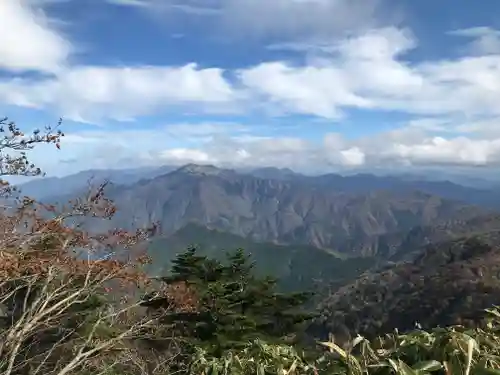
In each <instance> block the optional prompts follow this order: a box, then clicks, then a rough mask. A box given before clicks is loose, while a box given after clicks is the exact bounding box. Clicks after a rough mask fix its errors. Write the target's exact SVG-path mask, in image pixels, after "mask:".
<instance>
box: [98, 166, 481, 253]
mask: <svg viewBox="0 0 500 375" xmlns="http://www.w3.org/2000/svg"><path fill="white" fill-rule="evenodd" d="M107 194H108V196H109V197H110V198H111V199H112V200H113V201H114V202H115V204H116V206H117V207H118V208H119V210H118V212H117V214H116V216H115V217H114V218H113V219H112V220H111V221H109V223H107V225H108V227H109V228H113V227H120V228H125V229H134V228H137V227H142V226H147V225H149V224H151V223H153V222H159V223H160V224H161V229H162V231H163V233H164V234H165V235H170V234H172V233H174V232H175V231H177V230H179V229H181V228H182V227H183V226H184V225H186V224H187V223H190V222H195V223H197V224H199V225H202V226H206V227H208V228H212V229H218V230H221V231H225V232H228V233H232V234H236V235H240V236H244V237H248V238H250V239H252V240H254V241H264V242H276V243H280V244H294V245H295V244H301V245H312V246H316V247H319V248H324V249H329V250H331V251H335V252H338V253H344V254H349V255H352V256H358V255H362V256H374V255H376V254H377V252H378V251H379V249H378V242H377V241H378V237H379V236H381V235H387V234H398V235H400V233H403V232H406V231H409V230H411V229H412V228H414V227H417V226H426V225H436V224H437V223H446V222H449V221H455V220H468V219H471V218H473V217H477V216H480V215H484V214H487V213H488V211H487V210H485V209H482V208H478V207H475V206H470V205H467V204H464V203H461V202H457V201H450V200H446V199H442V198H441V197H438V196H433V195H429V194H426V193H422V192H418V191H414V192H394V191H384V190H379V191H372V192H369V193H364V194H362V193H358V194H354V193H347V192H338V191H335V190H332V189H329V188H325V187H317V186H310V185H307V184H306V185H305V184H303V183H301V182H293V181H282V180H274V179H263V178H257V177H254V176H250V175H243V174H239V173H236V172H234V171H230V170H221V169H217V168H215V167H199V166H195V167H193V166H187V167H184V168H181V169H179V170H176V171H174V172H171V173H168V174H166V175H162V176H159V177H156V178H153V179H150V180H142V181H140V182H138V183H135V184H132V185H128V186H121V185H114V186H111V187H110V188H109V189H108V190H107ZM91 229H92V228H91ZM97 229H103V228H102V224H99V227H98V228H97Z"/></svg>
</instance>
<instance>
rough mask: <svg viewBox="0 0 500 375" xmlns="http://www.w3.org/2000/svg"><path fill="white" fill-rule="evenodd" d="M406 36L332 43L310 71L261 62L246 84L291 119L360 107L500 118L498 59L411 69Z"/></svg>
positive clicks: (247, 73)
mask: <svg viewBox="0 0 500 375" xmlns="http://www.w3.org/2000/svg"><path fill="white" fill-rule="evenodd" d="M415 47H416V40H415V39H414V37H413V36H412V35H411V34H410V33H409V32H408V31H406V30H401V29H396V28H384V29H377V30H372V31H370V32H368V33H365V34H361V35H358V36H354V37H351V38H347V39H344V40H341V41H340V42H338V43H335V44H332V49H331V54H330V56H329V57H328V58H322V59H320V60H317V61H314V62H310V63H308V64H306V65H292V64H290V63H287V62H273V63H269V62H266V63H262V64H260V65H257V66H255V67H251V68H249V69H245V70H242V71H241V72H240V76H241V77H242V81H243V83H244V84H245V85H246V86H247V87H250V88H251V90H253V91H255V92H257V93H258V94H259V95H262V96H263V97H264V98H265V99H266V100H270V101H272V103H274V104H276V105H281V106H282V107H284V108H285V109H286V110H287V111H288V112H289V113H299V114H310V115H315V116H321V117H326V118H336V117H338V116H339V114H341V113H342V110H346V109H349V108H361V109H370V110H389V111H400V112H406V113H413V114H420V115H443V114H446V115H452V114H467V115H471V116H472V115H482V116H485V115H489V116H493V115H495V116H496V115H500V106H498V97H499V95H500V54H499V55H490V56H477V57H464V58H461V59H458V60H439V61H423V62H420V63H409V62H407V61H405V60H404V56H405V52H407V51H408V50H410V49H412V48H415Z"/></svg>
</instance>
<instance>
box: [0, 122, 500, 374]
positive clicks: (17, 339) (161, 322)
mask: <svg viewBox="0 0 500 375" xmlns="http://www.w3.org/2000/svg"><path fill="white" fill-rule="evenodd" d="M1 126H3V127H1ZM0 131H1V132H3V133H4V134H5V137H4V138H3V141H1V142H0V152H1V153H2V157H1V158H0V163H1V165H0V167H1V168H0V171H2V174H3V175H12V174H18V175H39V174H40V173H41V171H40V170H39V169H38V168H36V166H35V165H34V164H32V163H31V162H29V161H28V159H27V153H26V152H28V151H29V150H30V149H31V148H33V147H36V146H37V145H39V144H42V143H48V144H55V145H56V146H57V147H58V148H59V147H60V141H61V138H62V137H63V133H62V132H60V131H57V129H56V130H55V131H54V129H51V128H47V129H45V131H44V132H40V131H35V132H34V133H33V134H32V135H25V134H23V133H22V132H21V131H20V130H19V129H18V128H17V127H16V126H15V124H13V123H8V122H7V120H2V121H0ZM217 173H218V172H217ZM1 185H2V187H3V188H2V191H1V193H2V196H3V197H7V198H8V200H6V201H8V202H12V204H13V206H8V207H7V206H5V207H2V215H1V216H0V315H1V316H0V375H42V374H43V375H70V374H71V375H97V374H107V375H118V374H120V375H153V374H160V375H167V374H180V375H183V374H185V375H187V374H199V375H202V374H203V375H208V374H210V375H219V374H225V375H229V374H235V375H247V374H248V375H250V374H252V375H253V374H259V375H261V374H262V375H271V374H273V375H274V374H275V375H278V374H279V375H281V374H289V375H299V374H315V375H316V374H325V375H327V374H346V375H347V374H359V375H362V374H369V375H370V374H374V375H375V374H376V375H386V374H398V375H399V374H400V375H407V374H446V375H452V374H453V375H455V374H465V375H482V374H499V373H500V372H499V370H498V369H499V368H500V311H499V310H497V309H495V308H494V307H493V306H492V307H491V309H489V310H488V311H480V310H481V307H480V304H483V305H486V304H488V303H494V298H493V297H494V296H496V295H497V294H496V293H497V291H496V289H495V287H496V279H497V269H496V268H497V267H496V265H495V264H497V263H498V262H497V261H498V259H497V256H498V252H497V248H496V246H495V244H496V243H497V240H498V236H497V235H496V234H495V233H493V232H492V233H490V235H489V236H484V237H483V238H482V239H481V241H478V240H474V241H471V240H468V241H467V240H464V241H462V242H460V241H458V242H452V243H450V244H448V245H443V244H440V245H436V246H434V247H430V248H428V249H427V251H425V252H422V253H418V254H415V257H414V260H413V261H412V262H411V263H405V264H399V265H396V266H395V268H394V269H392V270H386V271H381V272H378V273H368V274H365V275H364V276H363V277H362V278H360V279H359V280H358V281H355V282H354V283H353V284H352V285H354V286H355V288H357V287H359V288H358V290H359V291H360V292H361V293H363V294H365V296H364V297H362V299H363V300H364V301H377V304H372V307H373V308H372V310H370V311H373V313H374V314H373V317H371V319H372V320H371V321H368V323H369V324H368V326H367V327H368V328H369V327H371V326H372V325H375V326H376V328H377V329H376V330H375V329H374V330H373V331H370V330H369V329H366V331H367V332H368V331H369V333H370V334H371V335H370V337H369V340H368V339H365V338H363V337H361V336H356V331H359V329H358V328H359V327H361V325H359V324H358V325H356V326H353V329H352V330H351V331H349V332H348V333H349V334H352V338H351V339H348V338H346V337H344V340H343V341H339V340H336V339H335V337H338V336H335V335H336V334H337V333H336V332H335V329H336V326H335V324H334V325H332V326H331V328H332V332H333V333H334V335H333V336H331V335H330V336H329V340H324V339H321V338H320V337H314V336H311V332H312V331H314V330H311V327H313V328H314V327H323V328H329V326H328V323H329V322H331V320H328V319H327V321H326V323H325V321H324V318H325V317H327V318H329V316H328V315H327V314H326V313H325V312H327V311H328V308H325V309H323V310H320V311H311V309H310V308H309V307H310V305H307V304H308V301H310V299H311V298H312V297H313V296H312V293H309V292H304V291H300V292H291V291H283V290H282V289H280V288H279V287H278V286H279V285H278V281H277V280H276V279H274V278H270V277H266V276H264V275H263V271H264V268H261V269H260V270H259V269H258V264H259V262H260V263H262V262H263V261H264V260H265V259H267V258H265V257H264V251H265V249H264V248H265V247H267V246H269V250H268V251H271V250H276V251H280V250H278V249H279V246H275V247H274V248H272V247H270V245H264V244H260V245H255V244H250V245H251V246H252V254H253V255H252V256H253V257H255V258H254V259H253V260H255V264H254V263H253V262H252V258H251V257H250V256H248V255H247V254H246V253H245V252H244V251H243V250H236V249H227V250H233V251H229V252H226V253H225V255H224V256H222V253H221V252H216V251H215V250H213V249H209V250H205V252H203V251H198V250H196V249H194V248H191V249H187V250H186V251H182V252H178V251H176V255H175V256H174V257H172V259H171V261H170V269H169V270H166V272H165V275H164V276H161V277H158V278H155V279H152V278H151V277H149V276H148V275H147V274H146V273H145V272H144V269H145V268H144V266H146V265H147V264H148V263H150V261H151V259H149V257H147V256H146V254H145V253H142V252H140V251H139V249H140V248H141V246H140V245H144V244H145V243H146V241H148V240H149V239H151V238H153V239H154V238H155V234H156V232H157V229H158V228H157V226H156V225H154V222H153V221H152V224H153V225H151V226H146V227H144V228H142V229H136V230H135V231H127V230H125V229H116V228H112V229H110V230H106V229H107V227H106V226H105V225H99V223H110V222H111V223H112V222H113V218H114V217H115V216H116V206H115V205H114V203H113V202H112V201H111V200H109V199H108V198H107V197H106V194H105V191H106V184H103V185H99V186H96V187H94V188H92V189H90V190H89V192H88V193H87V194H86V196H85V197H82V198H81V199H77V200H75V201H73V202H68V204H67V205H64V206H62V205H58V206H54V205H47V204H42V203H40V202H37V201H36V200H34V199H31V198H28V197H22V196H16V191H15V189H13V188H12V187H11V186H10V185H9V184H8V183H7V182H5V181H4V182H2V184H1ZM423 200H424V201H425V202H427V203H426V204H425V205H424V206H425V207H429V206H428V204H430V203H429V200H428V198H425V199H424V198H423ZM417 201H418V202H420V203H417V204H416V206H415V207H420V208H422V207H421V206H420V204H421V202H422V200H420V201H419V200H418V199H417ZM14 204H15V206H14ZM438 206H440V207H442V206H443V205H442V204H440V205H438ZM445 206H446V204H445ZM393 207H394V206H393ZM430 207H431V208H429V210H430V211H426V212H431V213H432V212H435V210H434V209H433V208H432V207H436V206H435V205H434V204H432V205H431V206H430ZM453 207H454V208H453ZM453 207H452V208H450V210H447V211H446V210H445V211H446V212H447V214H446V215H448V214H451V213H453V212H455V213H456V212H458V211H457V210H458V208H457V206H453ZM420 208H419V209H420ZM426 210H427V208H426ZM465 210H466V211H467V210H469V208H465ZM472 211H473V210H472V209H471V211H470V213H472ZM443 215H444V214H443ZM431 216H432V215H431ZM431 216H429V218H430V217H431ZM438 216H439V215H438ZM465 216H467V215H465ZM414 217H415V216H413V215H410V219H411V220H413V218H414ZM82 218H83V219H86V220H92V221H93V222H95V223H96V224H95V225H94V228H99V227H100V228H101V229H102V231H101V232H99V233H96V232H95V231H92V232H88V231H85V230H83V229H82V227H80V226H75V225H74V224H75V223H77V222H78V221H79V220H80V219H82ZM84 221H85V220H84ZM419 221H420V220H419ZM148 224H149V222H148ZM191 229H192V228H191ZM185 230H186V231H187V232H186V233H184V236H185V235H189V233H190V228H189V227H188V228H187V229H185ZM198 233H200V232H198ZM181 234H182V233H181ZM213 235H214V236H217V234H213ZM220 238H221V239H220V241H221V242H220V243H221V244H222V243H223V240H224V239H225V238H227V239H230V238H233V239H235V241H236V237H226V235H221V237H220ZM177 240H178V244H179V245H181V244H182V243H183V241H185V238H183V236H178V237H177ZM238 241H241V240H238ZM156 246H161V242H159V243H156ZM226 246H227V247H230V244H229V243H227V244H224V247H226ZM306 249H308V247H301V246H297V248H296V250H295V251H293V252H292V253H291V255H288V258H287V261H289V262H292V263H293V262H298V263H302V262H303V263H306V262H311V261H312V260H315V261H324V262H325V263H326V262H327V261H328V262H329V261H330V260H332V261H333V262H332V263H331V264H332V266H331V267H333V268H334V269H336V271H335V272H337V273H338V274H341V270H340V266H339V265H343V266H345V265H346V264H350V263H338V262H345V261H347V262H349V261H351V260H341V259H338V258H336V257H335V256H334V255H332V254H331V253H328V252H327V251H324V250H319V249H315V250H314V254H315V255H314V256H313V257H312V258H307V257H306V258H300V257H301V256H302V254H305V253H306ZM310 251H311V252H313V250H312V249H310ZM103 254H108V257H106V258H102V255H103ZM257 254H259V255H257ZM97 255H98V256H97ZM215 255H216V256H215ZM304 256H306V255H304ZM307 256H309V255H307ZM316 256H318V257H321V259H320V258H318V259H314V257H316ZM259 259H260V260H259ZM270 259H271V258H270ZM278 261H279V259H277V258H276V259H275V260H274V265H273V266H272V267H275V266H276V265H277V264H278ZM335 262H337V263H335ZM297 267H299V265H297ZM325 267H326V268H325V271H324V272H325V273H328V272H329V271H328V267H329V266H327V265H326V264H325ZM273 269H274V268H273ZM283 272H284V273H283V274H284V275H285V277H286V275H287V273H286V272H287V271H286V270H285V271H283ZM297 272H299V273H300V272H302V273H304V277H306V276H307V275H306V264H304V265H303V267H300V268H298V271H297ZM408 273H409V274H411V275H414V276H411V277H410V276H408ZM384 275H389V276H388V277H385V276H384ZM391 275H395V276H391ZM288 276H290V275H288ZM309 276H310V275H309ZM398 278H399V279H398ZM386 279H387V281H386V282H387V283H389V284H390V288H389V287H387V288H386V287H385V286H384V285H383V284H382V287H381V288H378V287H377V286H378V284H379V283H381V282H382V281H384V280H386ZM421 280H423V281H421ZM401 282H408V283H407V286H406V289H407V290H405V285H402V286H401V285H397V283H401ZM419 283H421V284H419ZM363 285H366V286H369V287H368V288H364V287H363ZM414 285H417V286H418V285H421V286H422V288H419V289H417V288H415V287H414ZM397 287H399V289H398V288H397ZM447 288H451V289H450V290H451V292H447V291H446V290H447ZM350 289H352V287H343V288H341V289H340V290H339V291H337V292H336V293H335V294H334V296H335V298H337V299H335V298H333V299H330V300H327V305H328V303H333V304H332V305H330V306H332V307H331V309H332V310H330V311H331V312H333V313H336V314H338V312H339V311H341V310H339V303H340V304H342V303H346V304H348V305H351V308H350V309H349V310H347V309H345V310H344V311H343V313H342V314H341V316H340V317H337V318H339V320H337V318H336V319H335V320H336V321H341V322H343V323H349V322H350V321H352V322H357V321H358V320H356V319H354V318H353V319H351V318H349V316H358V315H357V314H358V313H359V316H361V317H362V319H361V320H364V319H365V317H366V311H363V308H364V307H365V305H364V302H359V301H357V300H356V299H357V298H358V299H359V298H360V297H357V296H356V293H355V294H349V293H348V292H347V291H349V290H350ZM380 290H382V291H383V293H386V294H387V291H388V290H389V291H391V292H392V291H393V290H394V291H395V292H396V293H393V294H394V298H388V299H387V300H384V301H382V300H381V298H380V297H379V295H380V293H381V292H380ZM315 291H318V290H317V289H315ZM455 292H456V293H459V292H460V293H462V294H456V295H457V296H458V297H459V302H460V303H458V304H456V303H455V304H454V302H455V301H452V302H453V303H450V302H449V301H448V297H449V296H450V295H451V294H450V293H455ZM415 293H416V295H414V294H415ZM342 296H344V297H342ZM405 296H406V297H408V301H414V302H412V303H409V304H406V303H402V304H400V301H404V300H405ZM384 297H390V296H389V295H384ZM414 297H416V298H415V299H414ZM483 297H484V298H483ZM370 298H371V299H370ZM339 301H340V302H339ZM342 301H343V302H342ZM358 302H359V303H358ZM462 302H463V303H462ZM418 303H422V306H423V310H420V312H418V313H417V312H415V313H413V311H419V305H418ZM429 303H430V304H433V306H435V307H436V308H437V311H438V314H437V315H435V314H434V315H433V314H431V313H430V310H429V309H428V304H429ZM327 305H325V306H327ZM443 306H445V307H446V308H445V309H443V308H442V307H443ZM382 309H383V311H382ZM446 309H448V310H446ZM447 311H448V312H449V313H447V315H446V317H447V316H450V317H451V320H453V319H454V317H461V316H464V317H465V318H466V319H464V320H465V321H464V322H463V323H467V326H459V325H453V326H452V325H450V326H447V327H443V328H432V325H434V324H440V323H441V321H442V320H440V319H441V318H443V317H444V315H439V314H444V313H445V312H447ZM319 313H322V314H319ZM464 313H465V315H463V314H464ZM469 313H470V314H469ZM349 314H351V315H349ZM353 314H354V315H353ZM404 314H408V316H407V317H405V316H402V315H404ZM412 314H413V315H412ZM420 314H422V315H420ZM468 314H469V315H468ZM439 317H441V318H439ZM413 318H415V319H417V318H418V321H419V322H420V323H421V324H422V325H423V326H425V327H427V326H428V327H429V328H428V330H427V331H423V330H420V329H419V330H409V331H408V332H406V331H407V330H406V328H407V327H406V326H408V328H409V322H410V320H411V319H413ZM438 318H439V319H438ZM341 319H343V320H341ZM443 319H444V318H443ZM451 320H450V323H451ZM467 320H470V322H469V321H467ZM372 322H373V323H375V324H372ZM379 322H382V323H381V324H379ZM397 323H401V324H403V326H404V327H403V328H404V331H405V332H404V333H398V332H397V331H394V330H392V329H389V327H392V326H396V325H397ZM469 323H470V324H469ZM344 328H346V329H349V327H348V325H347V324H344ZM384 329H387V332H385V334H384V332H383V330H384ZM324 333H328V332H327V331H325V332H324ZM371 336H373V337H371Z"/></svg>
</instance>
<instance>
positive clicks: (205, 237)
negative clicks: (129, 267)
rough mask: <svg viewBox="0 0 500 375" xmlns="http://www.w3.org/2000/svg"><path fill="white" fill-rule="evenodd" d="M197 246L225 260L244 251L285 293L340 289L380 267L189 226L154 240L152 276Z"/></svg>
mask: <svg viewBox="0 0 500 375" xmlns="http://www.w3.org/2000/svg"><path fill="white" fill-rule="evenodd" d="M189 247H196V248H197V249H198V251H199V253H200V254H202V255H205V256H208V257H210V258H214V259H223V258H224V257H225V256H226V254H227V253H230V252H233V251H235V250H236V249H244V250H245V252H246V253H247V254H248V255H249V256H250V260H251V261H252V262H255V271H256V272H257V273H258V274H259V275H261V276H269V275H270V276H272V277H275V278H277V280H278V285H279V286H280V288H281V289H282V290H288V291H298V290H301V291H305V290H318V288H322V287H326V286H328V287H330V288H332V287H338V286H341V285H344V284H346V283H348V282H351V281H354V279H355V278H356V277H357V276H359V275H360V274H361V273H362V272H364V271H366V270H367V269H369V268H372V267H374V265H376V264H377V260H376V259H374V258H370V257H362V258H360V257H358V258H346V259H341V258H339V257H338V256H337V255H336V254H332V253H331V252H328V251H325V250H322V249H319V248H316V247H313V246H307V245H286V246H285V245H276V244H273V243H261V242H254V241H251V240H250V239H248V238H244V237H240V236H237V235H233V234H229V233H224V232H220V231H217V230H210V229H207V228H205V227H202V226H199V225H196V224H188V225H186V226H185V227H183V228H182V229H180V230H179V231H177V232H175V233H174V234H172V235H171V236H168V237H158V238H154V239H152V240H151V242H150V244H149V250H148V253H149V255H150V256H151V258H152V264H151V268H150V272H151V274H154V275H158V274H163V275H166V274H168V271H169V269H170V267H171V262H172V260H173V259H175V258H176V256H177V255H178V254H179V253H182V252H183V251H185V249H187V248H189Z"/></svg>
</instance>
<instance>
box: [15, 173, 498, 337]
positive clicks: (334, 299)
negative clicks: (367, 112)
mask: <svg viewBox="0 0 500 375" xmlns="http://www.w3.org/2000/svg"><path fill="white" fill-rule="evenodd" d="M91 175H92V171H90V172H85V173H80V174H78V175H75V176H68V177H66V178H63V179H56V180H48V184H47V185H46V186H45V188H44V189H45V190H43V189H41V190H37V189H38V188H37V184H39V183H43V182H42V181H43V180H42V181H32V182H31V183H30V184H29V185H27V187H28V188H29V189H32V190H33V192H34V193H35V195H37V194H38V196H39V197H43V199H42V200H44V201H47V202H66V201H67V200H69V199H72V198H74V196H75V194H76V195H78V194H79V193H82V192H83V191H84V190H85V188H86V184H87V181H88V179H89V177H90V176H91ZM104 179H109V180H111V181H112V182H113V183H112V184H111V185H110V186H109V187H108V190H107V192H106V194H107V196H108V197H109V198H111V199H112V200H113V201H114V203H115V204H116V206H117V208H118V211H117V213H116V215H115V216H114V217H113V218H112V220H110V221H108V222H105V223H103V222H99V223H98V224H97V225H96V224H94V222H93V221H89V222H85V223H84V225H86V226H87V229H89V230H91V231H102V230H106V229H111V228H116V227H119V228H124V229H135V228H137V227H143V226H148V225H150V224H151V223H154V222H158V223H160V225H161V234H160V235H159V236H156V237H154V238H152V239H151V240H150V241H149V243H148V251H149V253H150V255H151V256H152V258H153V264H152V266H151V268H150V269H149V272H150V273H151V274H154V275H158V274H162V273H166V272H168V267H169V265H170V262H171V260H172V259H173V258H174V257H175V255H176V254H178V253H179V252H181V251H182V250H184V249H185V248H186V247H189V246H191V245H196V246H198V247H199V248H200V251H201V252H202V253H204V254H207V255H209V256H212V257H216V258H220V257H222V256H223V255H224V252H225V251H231V250H235V249H236V248H244V249H246V250H247V252H248V253H249V254H250V256H251V258H252V260H253V261H255V263H256V266H257V267H256V269H257V271H258V272H260V273H263V274H270V275H272V276H274V277H277V278H278V279H281V283H280V286H281V287H282V288H283V289H287V290H299V289H300V290H304V289H313V290H316V291H320V298H319V299H318V300H317V301H319V307H318V311H320V312H321V319H322V320H319V321H317V322H316V323H315V324H316V325H317V327H316V328H317V329H318V330H319V331H320V332H326V331H333V332H336V333H338V332H345V331H349V332H359V333H363V334H367V335H370V334H376V333H379V332H381V331H387V330H388V329H389V330H390V329H392V327H399V328H400V329H408V328H412V327H413V325H414V324H415V322H417V321H418V322H419V323H422V324H424V325H435V324H450V323H453V322H455V321H458V320H459V319H464V320H465V321H467V320H470V321H474V320H475V319H476V317H479V316H482V314H480V310H481V309H483V308H484V307H489V306H488V305H489V304H493V303H500V299H497V297H496V296H497V295H500V293H499V292H500V283H498V282H497V278H498V279H499V280H500V278H499V277H498V275H500V272H498V270H497V268H498V267H497V266H496V264H498V261H499V260H500V256H499V255H498V254H500V253H499V251H500V250H498V247H497V245H496V243H497V240H498V239H500V235H499V234H498V233H500V212H499V211H500V194H499V193H498V192H497V191H496V190H495V189H493V188H490V189H479V188H474V187H467V186H463V185H459V184H456V183H453V182H450V181H436V180H427V179H416V178H415V177H411V176H385V177H383V176H375V175H370V174H358V175H351V176H340V175H336V174H326V175H320V176H306V175H302V174H299V173H295V172H293V171H291V170H288V169H276V168H262V169H258V170H251V171H248V170H247V171H241V170H238V171H237V170H230V169H221V168H217V167H214V166H210V165H209V166H206V165H205V166H202V165H195V164H189V165H186V166H183V167H181V168H173V167H163V168H159V169H154V168H152V169H149V170H140V171H134V170H126V171H118V172H116V173H115V172H113V173H110V172H105V171H101V172H99V174H98V175H97V177H96V178H95V179H94V181H95V182H100V181H103V180H104ZM57 186H59V188H56V187H57ZM22 187H24V188H26V185H24V186H22ZM25 191H26V190H24V192H25ZM54 191H58V195H57V196H54V195H53V192H54ZM316 328H314V327H313V329H316Z"/></svg>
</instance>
